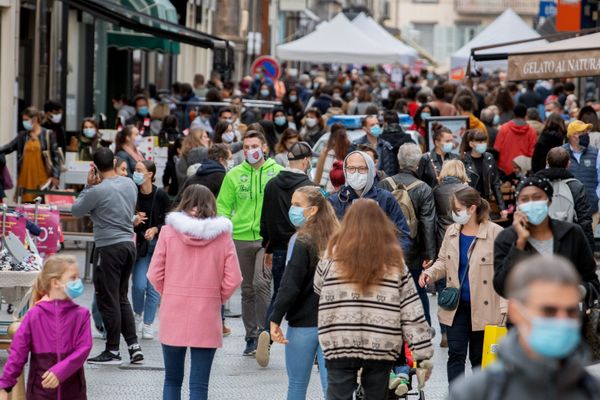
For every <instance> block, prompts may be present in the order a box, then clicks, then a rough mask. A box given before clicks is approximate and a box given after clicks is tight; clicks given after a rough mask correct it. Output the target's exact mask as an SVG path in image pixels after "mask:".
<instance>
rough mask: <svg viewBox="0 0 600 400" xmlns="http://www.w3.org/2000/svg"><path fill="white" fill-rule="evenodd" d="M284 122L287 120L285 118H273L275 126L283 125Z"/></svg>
mask: <svg viewBox="0 0 600 400" xmlns="http://www.w3.org/2000/svg"><path fill="white" fill-rule="evenodd" d="M286 121H287V118H285V117H275V125H277V126H283V125H285V122H286Z"/></svg>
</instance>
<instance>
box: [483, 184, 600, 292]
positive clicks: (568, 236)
mask: <svg viewBox="0 0 600 400" xmlns="http://www.w3.org/2000/svg"><path fill="white" fill-rule="evenodd" d="M553 194H554V190H553V188H552V184H551V183H550V181H549V180H547V179H545V178H541V177H539V176H533V177H529V178H525V179H524V180H523V181H521V183H520V185H519V187H518V188H517V211H516V212H515V215H514V221H513V225H512V226H511V227H509V228H506V229H505V230H503V231H502V232H500V234H499V235H498V237H497V238H496V241H495V243H494V252H493V255H494V282H493V283H494V289H495V290H496V293H498V294H499V295H500V296H502V297H506V291H505V290H506V288H505V284H506V279H507V277H508V275H509V274H510V272H511V271H512V269H513V268H514V266H515V265H516V264H518V263H519V262H520V261H522V260H523V259H525V258H528V257H531V256H533V255H537V254H542V255H552V254H557V255H560V256H563V257H565V258H566V259H568V260H570V261H571V262H572V263H573V264H574V265H575V267H576V268H577V272H579V276H580V277H581V281H582V284H583V286H584V287H585V288H586V293H587V295H588V296H591V294H592V293H593V292H592V291H591V290H590V289H589V286H593V287H594V288H595V289H596V290H598V288H599V287H600V282H598V276H597V275H596V261H595V260H594V255H593V253H592V250H591V248H590V245H589V244H588V242H587V240H586V238H585V234H584V233H583V230H582V229H581V227H579V225H577V224H572V223H570V222H564V221H559V220H556V219H552V218H550V217H549V216H548V204H549V203H550V202H551V201H552V196H553ZM587 300H588V302H589V300H591V298H590V297H587Z"/></svg>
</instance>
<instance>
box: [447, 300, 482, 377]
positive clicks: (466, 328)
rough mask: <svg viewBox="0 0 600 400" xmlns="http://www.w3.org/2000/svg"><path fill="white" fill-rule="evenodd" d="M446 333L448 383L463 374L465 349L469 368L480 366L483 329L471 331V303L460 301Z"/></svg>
mask: <svg viewBox="0 0 600 400" xmlns="http://www.w3.org/2000/svg"><path fill="white" fill-rule="evenodd" d="M446 334H447V335H448V364H447V369H448V383H449V384H450V383H452V382H453V381H454V380H455V379H456V378H459V377H461V376H462V375H464V374H465V363H466V361H467V351H468V353H469V361H471V368H477V367H480V366H481V359H482V357H483V331H473V330H472V327H471V303H469V302H465V301H462V300H461V301H460V303H459V304H458V309H457V310H456V315H455V316H454V321H453V322H452V326H449V327H448V328H447V330H446Z"/></svg>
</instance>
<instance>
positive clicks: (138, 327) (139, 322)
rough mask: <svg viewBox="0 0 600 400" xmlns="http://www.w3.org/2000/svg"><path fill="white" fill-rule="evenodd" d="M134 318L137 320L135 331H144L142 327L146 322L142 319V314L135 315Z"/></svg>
mask: <svg viewBox="0 0 600 400" xmlns="http://www.w3.org/2000/svg"><path fill="white" fill-rule="evenodd" d="M133 318H134V319H135V331H136V332H139V331H141V330H142V325H143V324H144V320H143V319H142V314H133Z"/></svg>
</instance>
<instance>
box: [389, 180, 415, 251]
mask: <svg viewBox="0 0 600 400" xmlns="http://www.w3.org/2000/svg"><path fill="white" fill-rule="evenodd" d="M383 181H384V182H387V183H388V184H389V185H390V186H391V187H392V195H393V196H394V197H395V198H396V201H398V204H399V205H400V208H401V209H402V214H404V218H405V219H406V224H407V225H408V228H409V229H410V238H411V239H414V238H416V237H417V230H418V227H419V219H418V218H417V214H416V213H415V207H414V205H413V202H412V200H411V199H410V196H409V194H408V193H409V192H410V191H411V190H412V189H414V188H416V187H417V186H419V185H421V184H423V185H424V184H425V182H423V181H419V180H417V181H414V182H413V183H411V184H410V185H408V186H405V185H403V184H402V183H396V181H395V180H394V178H392V177H390V178H385V179H384V180H383Z"/></svg>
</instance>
